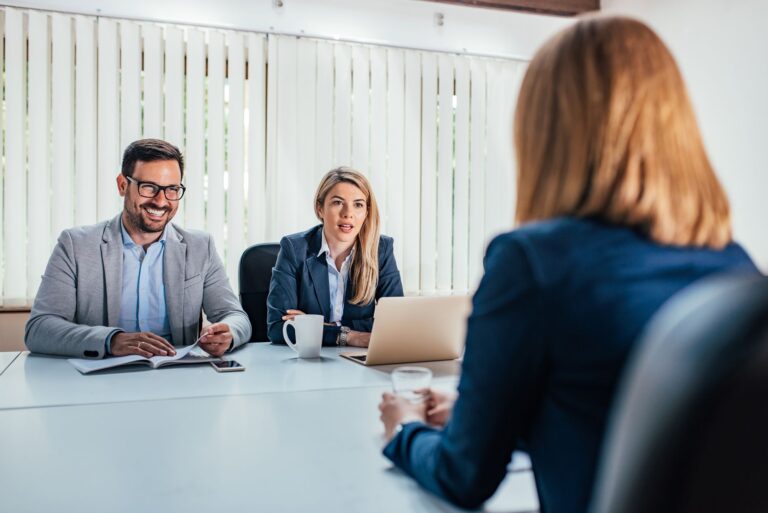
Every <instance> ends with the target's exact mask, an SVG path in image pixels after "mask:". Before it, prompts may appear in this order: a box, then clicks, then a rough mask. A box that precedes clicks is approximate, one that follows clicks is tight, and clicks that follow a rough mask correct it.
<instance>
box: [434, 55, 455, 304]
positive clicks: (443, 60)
mask: <svg viewBox="0 0 768 513" xmlns="http://www.w3.org/2000/svg"><path fill="white" fill-rule="evenodd" d="M438 87H439V92H438V95H439V96H438V109H439V110H438V148H437V151H438V157H437V190H436V193H437V256H436V264H437V269H436V284H435V285H436V288H437V290H438V291H440V292H448V291H450V290H451V274H452V271H453V260H452V255H453V57H452V56H449V55H441V56H440V58H439V59H438Z"/></svg>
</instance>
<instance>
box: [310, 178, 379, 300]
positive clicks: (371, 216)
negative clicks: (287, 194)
mask: <svg viewBox="0 0 768 513" xmlns="http://www.w3.org/2000/svg"><path fill="white" fill-rule="evenodd" d="M340 183H349V184H352V185H354V186H355V187H357V188H358V189H360V191H361V192H362V193H363V194H364V195H365V202H366V207H367V209H368V214H367V215H366V217H365V221H364V222H363V226H362V227H361V228H360V233H358V235H357V240H356V241H355V256H354V257H353V258H352V268H351V278H352V283H353V284H354V287H355V295H354V297H353V298H352V299H350V300H349V302H350V303H352V304H353V305H367V304H370V303H371V302H372V301H373V300H374V298H375V297H376V286H377V285H378V282H379V236H380V230H381V228H380V226H379V206H378V204H377V203H376V196H374V195H373V189H372V188H371V184H370V183H369V182H368V179H367V178H366V177H365V176H363V174H362V173H360V172H359V171H355V170H354V169H351V168H348V167H338V168H336V169H332V170H330V171H328V172H327V173H326V174H325V176H323V178H322V180H320V185H318V186H317V192H315V215H316V216H317V218H318V219H320V220H321V221H322V217H321V216H320V209H321V207H322V206H323V204H324V203H325V197H326V196H327V195H328V193H329V192H330V190H331V189H333V188H334V187H335V186H336V185H338V184H340Z"/></svg>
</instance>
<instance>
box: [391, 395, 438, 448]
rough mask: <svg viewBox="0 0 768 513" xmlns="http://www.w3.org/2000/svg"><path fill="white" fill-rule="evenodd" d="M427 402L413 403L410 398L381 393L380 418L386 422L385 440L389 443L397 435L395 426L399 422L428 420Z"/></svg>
mask: <svg viewBox="0 0 768 513" xmlns="http://www.w3.org/2000/svg"><path fill="white" fill-rule="evenodd" d="M426 410H427V402H426V401H422V402H420V403H412V402H410V401H409V400H407V399H405V398H403V397H400V396H397V395H395V394H390V393H389V392H384V393H383V394H382V395H381V404H379V411H380V412H381V415H380V416H379V418H380V419H381V421H382V422H383V423H384V440H385V443H389V441H390V440H392V437H393V436H394V435H395V428H396V427H397V426H398V425H399V424H405V423H407V422H417V421H418V422H426V420H427V414H426Z"/></svg>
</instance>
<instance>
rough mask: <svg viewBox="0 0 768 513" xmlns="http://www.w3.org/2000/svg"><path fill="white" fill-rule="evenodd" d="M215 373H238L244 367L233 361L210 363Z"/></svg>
mask: <svg viewBox="0 0 768 513" xmlns="http://www.w3.org/2000/svg"><path fill="white" fill-rule="evenodd" d="M211 365H213V368H214V369H216V372H238V371H244V370H245V367H244V366H243V365H241V364H240V363H239V362H236V361H235V360H219V361H217V362H211Z"/></svg>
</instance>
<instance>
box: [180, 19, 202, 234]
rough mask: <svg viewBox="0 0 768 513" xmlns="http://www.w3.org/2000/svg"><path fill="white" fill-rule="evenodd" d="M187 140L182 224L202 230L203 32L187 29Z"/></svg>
mask: <svg viewBox="0 0 768 513" xmlns="http://www.w3.org/2000/svg"><path fill="white" fill-rule="evenodd" d="M186 96H187V137H186V141H185V144H184V146H185V148H186V155H185V157H186V165H185V171H184V176H185V178H184V181H185V182H186V185H187V192H186V193H185V195H184V199H182V200H181V201H182V202H183V203H184V211H185V218H184V224H185V226H186V227H188V228H193V229H196V230H203V229H205V198H204V191H205V183H204V173H205V33H204V32H203V31H201V30H198V29H194V28H193V29H188V30H187V95H186Z"/></svg>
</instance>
